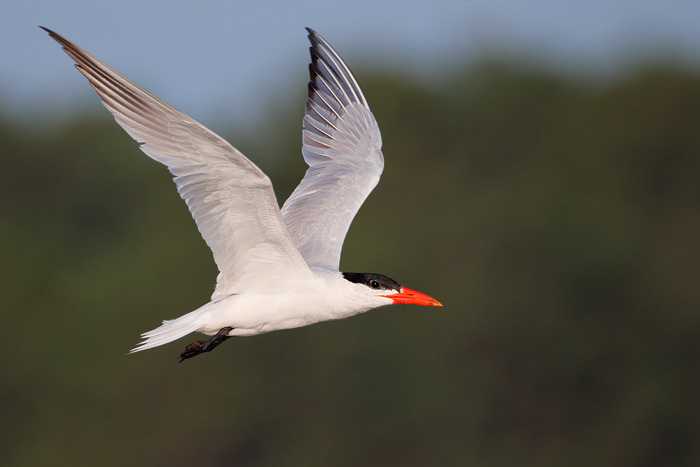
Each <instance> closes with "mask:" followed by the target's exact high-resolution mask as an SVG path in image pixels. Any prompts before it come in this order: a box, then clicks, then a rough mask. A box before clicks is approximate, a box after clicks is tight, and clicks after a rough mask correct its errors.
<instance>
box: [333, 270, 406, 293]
mask: <svg viewBox="0 0 700 467" xmlns="http://www.w3.org/2000/svg"><path fill="white" fill-rule="evenodd" d="M343 277H344V278H345V279H346V280H348V281H350V282H354V283H356V284H362V285H366V286H367V287H369V288H370V289H375V290H395V291H397V292H401V285H400V284H399V283H398V282H396V281H395V280H394V279H392V278H390V277H387V276H385V275H383V274H374V273H371V272H344V273H343Z"/></svg>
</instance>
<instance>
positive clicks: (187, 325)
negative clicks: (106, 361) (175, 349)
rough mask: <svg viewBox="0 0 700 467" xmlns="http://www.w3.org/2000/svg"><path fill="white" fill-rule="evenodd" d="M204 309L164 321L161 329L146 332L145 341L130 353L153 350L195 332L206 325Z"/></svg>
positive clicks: (143, 335)
mask: <svg viewBox="0 0 700 467" xmlns="http://www.w3.org/2000/svg"><path fill="white" fill-rule="evenodd" d="M207 305H208V304H207ZM207 305H205V306H204V307H206V306H207ZM204 307H202V308H199V309H197V310H194V311H192V312H190V313H187V314H186V315H183V316H180V317H179V318H176V319H172V320H168V321H163V324H162V325H161V326H160V327H157V328H156V329H153V330H151V331H148V332H144V333H143V334H141V337H143V339H144V340H143V342H140V343H139V344H138V345H137V346H136V347H134V348H133V349H131V351H130V352H129V353H134V352H141V351H142V350H148V349H152V348H153V347H158V346H159V345H163V344H167V343H168V342H172V341H174V340H177V339H179V338H181V337H183V336H186V335H187V334H189V333H191V332H195V331H196V330H198V329H199V328H201V327H202V325H203V324H204V323H206V316H207V315H208V313H202V311H204V310H203V308H204Z"/></svg>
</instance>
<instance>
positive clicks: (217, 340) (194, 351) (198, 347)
mask: <svg viewBox="0 0 700 467" xmlns="http://www.w3.org/2000/svg"><path fill="white" fill-rule="evenodd" d="M232 330H233V328H231V327H226V328H221V329H219V332H217V333H216V334H214V335H213V336H212V337H211V339H209V340H208V341H196V342H192V343H191V344H190V345H188V346H187V347H185V351H184V352H182V353H181V354H180V360H179V362H180V363H182V362H184V361H185V360H187V359H188V358H192V357H195V356H197V355H199V354H201V353H204V352H211V351H212V350H213V349H214V348H215V347H216V346H218V345H219V344H221V343H222V342H224V341H225V340H227V339H228V338H229V337H230V336H229V335H228V333H229V332H231V331H232Z"/></svg>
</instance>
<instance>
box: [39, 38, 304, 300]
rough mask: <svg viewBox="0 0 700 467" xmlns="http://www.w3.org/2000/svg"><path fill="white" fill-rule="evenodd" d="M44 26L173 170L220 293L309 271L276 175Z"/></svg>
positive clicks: (118, 116) (149, 150)
mask: <svg viewBox="0 0 700 467" xmlns="http://www.w3.org/2000/svg"><path fill="white" fill-rule="evenodd" d="M42 29H44V30H45V31H46V32H48V33H49V35H50V36H51V37H52V38H53V39H55V40H56V41H57V42H58V43H59V44H61V45H62V46H63V50H64V51H65V52H66V53H67V54H68V55H69V56H70V57H71V58H72V59H73V60H75V62H76V67H77V68H78V70H79V71H80V72H81V73H82V74H83V75H84V76H85V77H86V78H87V79H88V81H89V82H90V85H92V87H93V88H94V89H95V90H96V91H97V93H98V95H99V96H100V98H101V99H102V103H103V104H104V106H105V107H106V108H107V109H108V110H109V111H110V112H111V113H112V115H113V116H114V118H115V120H116V121H117V123H119V125H121V127H122V128H124V130H126V132H127V133H128V134H129V135H130V136H131V137H132V138H134V139H135V140H136V141H137V142H138V143H140V145H139V147H140V148H141V150H142V151H143V152H145V153H146V154H147V155H148V156H150V157H151V158H153V159H155V160H156V161H158V162H160V163H162V164H165V165H166V166H167V167H168V169H169V170H170V172H171V173H172V174H173V176H174V180H175V183H176V184H177V189H178V192H179V194H180V196H181V197H182V198H183V199H184V200H185V202H186V203H187V206H188V207H189V209H190V212H191V213H192V216H193V217H194V219H195V222H196V224H197V227H198V228H199V231H200V233H201V234H202V236H203V237H204V240H205V241H206V243H207V245H208V246H209V248H211V250H212V252H213V255H214V260H215V262H216V264H217V266H218V268H219V271H220V274H219V277H218V279H217V287H216V290H215V292H214V295H213V297H212V298H213V299H217V298H219V297H222V296H224V295H228V294H231V293H235V292H236V291H238V290H242V289H244V288H255V287H266V286H270V284H272V283H274V281H275V277H276V274H277V273H278V274H279V275H284V274H289V273H290V272H294V273H296V274H300V273H304V272H307V273H310V271H309V269H308V267H307V266H306V264H305V262H304V260H303V258H302V257H301V255H300V253H299V251H298V250H297V248H296V246H295V245H294V243H293V241H292V239H291V237H290V236H289V233H288V232H287V229H286V226H285V224H284V221H283V220H282V217H281V215H280V211H279V208H278V205H277V201H276V198H275V195H274V192H273V189H272V184H271V182H270V180H269V178H268V177H267V176H266V175H265V174H264V173H263V172H262V171H261V170H260V169H259V168H258V167H257V166H256V165H255V164H253V163H252V162H251V161H250V160H249V159H247V158H246V157H245V156H244V155H243V154H241V153H240V152H239V151H238V150H236V149H235V148H234V147H233V146H231V145H230V144H229V143H228V142H226V141H225V140H224V139H222V138H221V137H219V136H218V135H216V134H215V133H213V132H212V131H210V130H208V129H207V128H205V127H204V126H202V125H200V124H199V123H197V122H196V121H194V120H192V119H191V118H189V117H187V116H186V115H184V114H183V113H181V112H179V111H177V110H176V109H174V108H172V107H170V106H169V105H168V104H166V103H165V102H163V101H161V100H160V99H158V98H157V97H155V96H154V95H152V94H150V93H149V92H148V91H146V90H145V89H143V88H141V87H140V86H138V85H137V84H135V83H133V82H132V81H131V80H129V79H128V78H126V77H125V76H123V75H121V74H120V73H118V72H117V71H115V70H113V69H112V68H110V67H109V66H107V65H106V64H104V63H103V62H101V61H100V60H98V59H97V58H95V57H93V56H92V55H90V54H89V53H87V52H86V51H84V50H83V49H81V48H80V47H78V46H76V45H75V44H73V43H72V42H70V41H68V40H67V39H65V38H63V37H62V36H60V35H58V34H56V33H55V32H53V31H51V30H49V29H46V28H42Z"/></svg>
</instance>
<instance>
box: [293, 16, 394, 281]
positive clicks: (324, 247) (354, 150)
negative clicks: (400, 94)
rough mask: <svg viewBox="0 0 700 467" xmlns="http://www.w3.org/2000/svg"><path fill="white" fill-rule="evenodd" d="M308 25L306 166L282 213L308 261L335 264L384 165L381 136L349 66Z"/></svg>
mask: <svg viewBox="0 0 700 467" xmlns="http://www.w3.org/2000/svg"><path fill="white" fill-rule="evenodd" d="M307 31H308V32H309V40H310V41H311V48H310V52H311V64H310V65H309V74H310V76H311V80H310V82H309V97H308V99H307V100H306V114H305V116H304V125H303V146H302V154H303V156H304V160H305V161H306V163H307V164H308V165H309V168H308V170H307V171H306V174H305V176H304V178H303V180H302V181H301V183H300V184H299V186H298V187H297V188H296V190H294V192H293V193H292V194H291V196H290V197H289V199H287V201H286V202H285V204H284V206H283V207H282V217H283V219H284V222H285V223H286V225H287V229H288V230H289V233H290V235H291V236H292V239H293V240H294V242H295V244H296V245H297V248H298V249H299V251H300V252H301V254H302V256H303V257H304V259H305V260H306V263H307V264H308V265H309V266H312V267H321V268H332V269H336V270H337V269H338V267H339V264H340V252H341V249H342V246H343V241H344V240H345V235H346V234H347V231H348V229H349V228H350V224H351V223H352V220H353V218H354V217H355V215H356V214H357V211H358V210H359V209H360V206H361V205H362V203H363V202H364V200H365V199H366V198H367V196H368V195H369V193H370V192H371V191H372V190H373V189H374V187H375V186H376V185H377V182H378V181H379V177H380V176H381V173H382V170H383V168H384V157H383V155H382V152H381V145H382V140H381V134H380V132H379V126H378V125H377V122H376V120H375V119H374V116H373V115H372V112H371V111H370V109H369V105H368V103H367V100H366V99H365V96H364V94H363V93H362V89H360V86H359V84H358V83H357V81H356V80H355V77H354V76H353V74H352V72H351V71H350V69H349V68H348V66H347V65H346V64H345V62H344V61H343V60H342V59H341V58H340V56H339V55H338V53H337V52H336V51H335V50H333V48H332V47H331V46H330V44H328V42H326V40H325V39H323V38H322V37H321V36H320V35H318V34H317V33H316V32H315V31H313V30H311V29H308V28H307Z"/></svg>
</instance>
